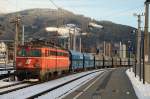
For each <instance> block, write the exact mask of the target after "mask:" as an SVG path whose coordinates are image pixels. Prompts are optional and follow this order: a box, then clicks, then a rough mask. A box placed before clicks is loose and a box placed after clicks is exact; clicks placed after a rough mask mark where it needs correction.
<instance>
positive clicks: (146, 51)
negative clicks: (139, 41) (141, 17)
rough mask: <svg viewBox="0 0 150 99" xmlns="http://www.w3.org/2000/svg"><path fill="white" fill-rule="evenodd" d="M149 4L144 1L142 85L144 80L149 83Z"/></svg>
mask: <svg viewBox="0 0 150 99" xmlns="http://www.w3.org/2000/svg"><path fill="white" fill-rule="evenodd" d="M149 4H150V0H146V1H145V27H144V52H143V53H144V57H143V61H144V62H143V83H144V84H145V80H146V81H147V82H148V83H150V63H149V62H150V59H149V58H150V54H149V46H150V45H149V33H148V28H149Z"/></svg>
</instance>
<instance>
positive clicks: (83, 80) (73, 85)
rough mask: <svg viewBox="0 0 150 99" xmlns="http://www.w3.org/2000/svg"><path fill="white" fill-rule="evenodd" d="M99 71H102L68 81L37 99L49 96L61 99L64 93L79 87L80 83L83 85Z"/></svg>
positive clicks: (53, 98)
mask: <svg viewBox="0 0 150 99" xmlns="http://www.w3.org/2000/svg"><path fill="white" fill-rule="evenodd" d="M101 73H102V71H100V72H97V73H94V74H90V75H88V76H86V77H83V78H81V79H78V80H76V81H74V82H72V83H69V84H67V85H65V86H63V87H60V88H58V89H56V90H54V91H52V92H49V93H47V94H45V95H43V96H40V97H38V99H49V98H51V99H62V98H64V97H65V96H66V95H68V94H70V93H71V92H73V91H75V90H76V89H78V88H79V87H81V86H82V85H84V84H85V83H87V82H88V81H90V80H92V79H93V78H95V77H96V76H98V75H99V74H101Z"/></svg>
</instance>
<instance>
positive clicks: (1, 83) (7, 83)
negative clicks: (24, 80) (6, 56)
mask: <svg viewBox="0 0 150 99" xmlns="http://www.w3.org/2000/svg"><path fill="white" fill-rule="evenodd" d="M16 83H19V81H10V82H6V81H3V80H0V87H3V86H8V85H12V84H16Z"/></svg>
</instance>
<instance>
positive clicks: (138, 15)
mask: <svg viewBox="0 0 150 99" xmlns="http://www.w3.org/2000/svg"><path fill="white" fill-rule="evenodd" d="M134 16H136V17H137V18H138V33H137V35H136V38H137V51H136V60H137V63H136V67H135V68H136V71H135V76H136V74H137V73H138V75H139V76H140V79H141V57H140V56H141V55H140V53H141V50H140V49H141V47H142V46H141V37H142V36H141V17H142V16H144V14H143V13H142V14H136V13H134Z"/></svg>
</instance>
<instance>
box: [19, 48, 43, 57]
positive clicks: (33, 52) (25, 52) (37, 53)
mask: <svg viewBox="0 0 150 99" xmlns="http://www.w3.org/2000/svg"><path fill="white" fill-rule="evenodd" d="M17 56H21V57H41V50H39V49H25V48H21V49H20V50H19V51H18V53H17Z"/></svg>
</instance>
